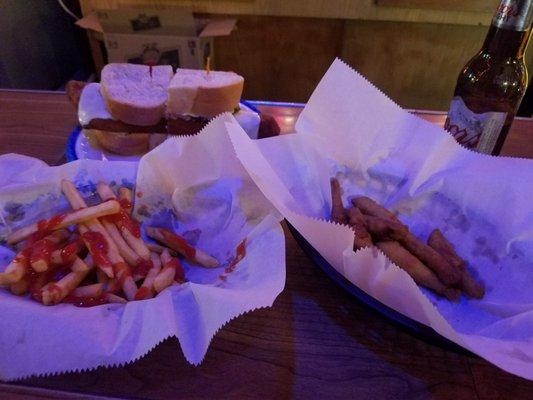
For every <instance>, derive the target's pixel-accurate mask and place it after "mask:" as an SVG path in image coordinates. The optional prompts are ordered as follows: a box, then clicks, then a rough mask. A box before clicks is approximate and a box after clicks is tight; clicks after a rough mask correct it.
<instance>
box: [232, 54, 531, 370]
mask: <svg viewBox="0 0 533 400" xmlns="http://www.w3.org/2000/svg"><path fill="white" fill-rule="evenodd" d="M226 126H227V129H228V131H229V133H230V137H231V140H232V142H233V145H234V147H235V149H236V152H237V155H238V157H239V159H240V160H241V162H242V163H243V165H244V166H245V168H246V169H247V170H248V172H249V174H250V176H252V178H253V179H254V181H255V182H256V184H257V186H258V187H259V188H260V189H261V191H262V192H263V193H264V194H265V196H266V197H267V198H268V199H269V200H270V201H271V202H272V203H273V204H274V205H275V206H276V207H277V209H278V210H279V211H280V212H281V213H282V214H283V215H284V216H285V218H287V220H288V221H289V222H290V223H291V224H292V225H293V226H294V227H295V228H296V229H297V230H298V231H299V232H300V233H301V234H302V235H303V236H304V237H305V238H306V240H307V241H309V242H310V244H311V245H312V246H313V247H315V248H316V249H317V250H318V251H319V252H320V253H321V254H322V256H323V257H324V258H325V259H326V260H327V261H328V262H329V263H330V264H331V265H332V266H333V267H334V268H336V269H337V270H338V271H339V272H340V273H341V274H343V275H344V276H345V277H346V278H347V279H348V280H350V281H351V282H352V283H354V284H355V285H357V286H358V287H359V288H361V289H363V290H364V291H365V292H366V293H368V294H370V295H371V296H373V297H374V298H376V299H378V300H379V301H381V302H382V303H383V304H386V305H387V306H389V307H391V308H393V309H395V310H397V311H399V312H401V313H403V314H405V315H407V316H409V317H410V318H413V319H415V320H417V321H419V322H421V323H424V324H426V325H428V326H430V327H432V328H433V329H435V330H436V331H437V332H438V333H440V334H441V335H443V336H444V337H446V338H448V339H450V340H452V341H454V342H456V343H457V344H459V345H461V346H463V347H465V348H467V349H469V350H471V351H472V352H474V353H476V354H478V355H480V356H482V357H484V358H485V359H487V360H489V361H490V362H492V363H494V364H495V365H497V366H499V367H500V368H502V369H504V370H506V371H509V372H512V373H514V374H516V375H519V376H522V377H525V378H528V379H532V378H533V341H532V337H533V291H531V290H530V288H531V286H532V285H533V262H532V260H533V228H532V227H533V206H532V205H531V182H533V161H531V160H524V159H514V158H509V157H492V156H488V155H483V154H478V153H475V152H473V151H469V150H466V149H464V148H463V147H461V146H460V145H458V144H457V143H456V142H455V140H454V139H453V138H452V137H451V136H450V135H449V134H448V133H447V132H445V131H444V130H443V129H441V128H439V127H438V126H436V125H433V124H431V123H428V122H426V121H423V120H421V119H419V118H417V117H415V116H413V115H412V114H410V113H408V112H407V111H405V110H402V109H401V108H400V107H399V106H398V105H396V104H395V103H394V102H392V101H391V100H390V99H389V98H387V97H386V96H385V95H383V93H381V92H380V91H379V90H378V89H376V88H375V87H374V86H373V85H371V84H370V83H369V82H367V81H366V80H365V79H364V78H363V77H362V76H361V75H359V74H358V73H356V72H355V71H354V70H352V69H351V68H350V67H348V66H347V65H346V64H344V63H343V62H342V61H340V60H336V61H335V62H334V63H333V64H332V66H331V67H330V69H329V70H328V72H327V73H326V75H325V76H324V77H323V79H322V80H321V82H320V83H319V85H318V86H317V88H316V89H315V91H314V93H313V95H312V96H311V98H310V100H309V102H308V104H307V105H306V107H305V108H304V110H303V112H302V113H301V115H300V117H299V119H298V121H297V123H296V132H297V133H296V134H294V135H285V136H280V137H276V138H270V139H265V140H261V141H257V142H254V141H251V140H249V139H248V138H247V137H246V135H244V134H243V132H242V130H241V129H240V128H239V127H238V126H237V125H236V124H234V123H228V124H226ZM331 176H336V177H337V178H338V179H339V181H340V183H341V186H342V188H343V201H344V202H345V205H346V206H347V205H348V204H349V198H350V197H352V196H356V195H368V196H370V197H372V198H374V199H375V200H377V201H379V202H380V203H381V204H383V205H384V206H386V207H388V208H389V209H391V210H393V211H395V212H396V213H398V214H399V217H400V219H401V220H402V221H403V222H405V223H407V224H408V225H409V226H410V229H411V231H413V233H415V234H416V235H417V236H418V237H419V238H421V239H422V240H426V239H427V236H428V235H429V233H430V232H431V230H432V229H434V228H440V229H441V230H442V231H443V232H444V234H445V235H446V236H447V237H448V238H449V240H450V241H451V242H452V243H453V244H454V245H455V247H456V249H457V251H458V253H459V254H460V255H461V256H462V257H463V258H465V259H466V261H467V263H468V268H469V270H470V271H471V272H472V273H473V274H474V275H475V276H476V277H477V278H478V279H480V280H481V281H483V282H484V283H485V285H486V295H485V297H484V298H483V299H482V300H471V299H466V298H465V297H462V298H461V300H460V301H459V302H458V303H452V302H449V301H447V300H445V299H442V298H439V297H437V296H435V295H434V294H433V293H432V292H430V291H427V290H425V289H421V288H419V287H418V286H417V285H416V284H415V283H414V281H413V280H412V279H411V278H410V276H409V275H407V273H405V272H404V271H403V270H401V269H399V268H398V267H397V266H396V265H394V264H393V263H391V262H390V261H389V260H388V259H387V258H386V257H385V256H384V255H383V254H382V253H381V252H380V251H378V250H377V249H376V248H366V249H362V250H360V251H357V252H354V251H353V250H352V247H353V233H352V231H351V230H350V229H349V228H348V227H346V226H341V225H337V224H334V223H332V222H328V221H327V219H328V218H329V216H330V209H331V200H330V187H329V179H330V177H331Z"/></svg>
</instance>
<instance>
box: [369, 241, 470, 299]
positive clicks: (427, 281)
mask: <svg viewBox="0 0 533 400" xmlns="http://www.w3.org/2000/svg"><path fill="white" fill-rule="evenodd" d="M376 246H377V247H378V248H379V249H380V250H381V251H382V252H383V253H384V254H385V255H386V256H387V257H388V258H389V259H390V260H391V261H392V262H394V263H395V264H396V265H397V266H398V267H400V268H401V269H403V270H404V271H405V272H407V273H408V274H409V275H410V276H411V278H413V280H414V281H415V282H416V284H418V285H420V286H424V287H426V288H428V289H431V290H433V291H434V292H435V293H437V294H440V295H442V296H444V297H446V298H447V299H448V300H452V301H457V300H458V299H459V296H460V295H461V292H460V291H459V290H458V289H455V288H451V287H447V286H446V285H444V284H443V283H442V282H441V281H440V280H439V278H438V277H437V275H435V273H434V272H433V271H432V270H431V269H429V268H428V267H427V266H426V265H424V263H423V262H422V261H420V260H419V259H418V258H416V257H415V256H414V255H413V254H411V253H410V252H409V251H408V250H407V249H406V248H405V247H403V246H402V245H401V244H400V243H398V242H397V241H384V242H378V243H376Z"/></svg>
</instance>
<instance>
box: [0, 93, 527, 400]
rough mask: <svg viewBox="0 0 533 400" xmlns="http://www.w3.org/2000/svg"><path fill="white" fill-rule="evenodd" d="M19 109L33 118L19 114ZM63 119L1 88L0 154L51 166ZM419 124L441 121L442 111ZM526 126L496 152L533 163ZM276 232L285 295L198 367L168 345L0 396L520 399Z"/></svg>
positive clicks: (285, 122) (2, 388) (516, 388)
mask: <svg viewBox="0 0 533 400" xmlns="http://www.w3.org/2000/svg"><path fill="white" fill-rule="evenodd" d="M6 109H7V110H8V111H6ZM26 109H31V110H32V111H31V112H30V113H27V114H25V113H24V110H26ZM262 111H263V112H266V113H271V114H273V115H274V116H275V117H276V118H277V119H278V121H279V122H280V125H281V126H282V129H283V131H284V132H285V133H287V132H290V131H292V125H291V123H290V121H294V120H295V118H296V115H297V114H298V112H299V109H298V108H287V107H262ZM74 114H75V113H74V110H73V108H71V107H70V105H69V104H68V103H67V101H66V97H65V95H64V94H56V93H14V92H6V91H0V143H1V146H2V147H1V150H0V153H5V152H6V151H15V152H18V153H22V154H28V155H33V156H38V157H40V158H42V159H43V160H45V161H47V162H49V163H52V164H53V163H57V161H58V160H59V161H60V160H61V158H62V154H63V151H64V145H65V139H66V137H67V136H68V134H69V132H70V130H71V129H72V128H73V127H74V124H75V115H74ZM423 116H424V117H425V118H426V119H429V120H431V121H433V122H435V123H442V122H443V115H442V114H427V113H426V114H423ZM293 123H294V122H293ZM532 127H533V121H531V120H518V121H517V122H516V123H515V125H514V126H513V128H512V131H511V134H510V137H509V140H508V142H507V143H506V145H505V147H504V150H505V152H506V154H517V153H516V152H519V151H520V153H518V154H520V155H522V156H527V157H533V140H531V138H529V137H528V135H529V136H531V135H532V134H533V128H532ZM50 138H53V139H54V140H50ZM7 139H9V143H7ZM285 233H286V238H287V247H286V250H287V283H286V287H285V290H284V291H283V293H282V294H281V295H280V296H279V297H278V299H277V300H276V301H275V302H274V305H273V307H272V308H269V309H261V310H256V311H253V312H251V313H248V314H246V315H243V316H241V317H239V318H236V319H235V320H233V321H231V322H230V323H229V324H227V325H226V326H225V327H224V328H223V329H221V331H220V332H219V333H218V334H217V335H216V336H215V338H214V340H213V342H212V343H211V346H210V349H209V351H208V353H207V356H206V358H205V360H204V362H203V363H202V364H201V365H200V366H199V367H194V366H191V365H188V364H187V362H186V361H185V360H184V358H183V355H182V353H181V350H180V348H179V345H178V343H177V342H176V340H175V339H168V340H167V341H165V342H163V343H162V344H161V345H159V346H158V347H156V348H155V349H154V350H153V351H151V352H150V353H149V354H147V355H146V356H145V357H143V358H142V359H140V360H139V361H137V362H134V363H132V364H130V365H127V366H124V367H116V368H99V369H97V370H95V371H90V372H83V373H68V374H63V375H58V376H51V377H41V378H32V379H26V380H23V381H20V382H16V383H9V384H7V383H6V384H0V399H4V398H5V399H26V398H53V399H75V398H84V399H93V398H101V397H95V396H105V397H104V398H113V397H120V398H124V397H126V398H149V399H178V398H227V399H243V398H244V399H245V398H265V399H266V398H280V399H281V398H322V399H331V398H339V399H345V398H356V399H429V398H431V399H449V400H463V399H465V400H466V399H479V400H484V399H487V400H489V399H528V398H531V395H532V394H533V382H530V381H526V380H523V379H520V378H517V377H515V376H513V375H510V374H508V373H506V372H503V371H501V370H499V369H498V368H496V367H494V366H493V365H491V364H489V363H487V362H486V361H484V360H482V359H480V358H478V357H475V356H472V355H468V354H466V353H462V352H456V351H452V350H448V349H445V348H442V347H439V346H436V345H433V344H430V343H427V342H425V341H423V340H421V339H418V338H417V337H415V336H413V335H411V334H410V333H408V332H405V331H404V330H403V329H401V328H399V327H397V326H395V325H394V324H392V323H391V322H390V321H389V320H387V319H385V318H384V317H382V316H380V315H378V314H376V313H374V312H373V311H371V310H370V309H368V308H366V307H365V306H363V305H361V304H360V303H359V302H358V301H357V300H355V299H354V298H352V297H351V296H349V295H348V294H346V293H345V292H344V291H343V290H342V289H340V288H339V287H338V286H336V285H335V284H334V283H333V282H332V281H331V280H330V279H329V278H328V277H327V276H326V275H325V274H324V273H322V272H321V270H320V269H318V268H317V267H315V266H314V265H313V264H312V263H311V262H310V260H309V259H308V258H307V257H306V255H305V254H304V253H303V251H302V250H301V249H300V248H299V247H298V245H297V244H296V242H295V241H294V239H293V238H292V236H291V235H290V233H289V232H288V231H287V230H286V232H285ZM58 356H60V355H58ZM82 394H83V396H84V397H82Z"/></svg>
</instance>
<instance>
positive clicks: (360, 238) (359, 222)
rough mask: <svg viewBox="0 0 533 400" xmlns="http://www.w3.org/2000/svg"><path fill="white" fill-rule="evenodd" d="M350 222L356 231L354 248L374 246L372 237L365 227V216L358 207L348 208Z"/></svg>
mask: <svg viewBox="0 0 533 400" xmlns="http://www.w3.org/2000/svg"><path fill="white" fill-rule="evenodd" d="M347 214H348V223H349V224H350V226H351V227H352V229H353V230H354V232H355V240H354V249H355V250H357V249H362V248H364V247H370V246H372V244H373V242H372V237H371V236H370V233H368V231H367V229H366V227H365V217H364V215H363V214H362V213H361V211H360V210H359V209H358V208H357V207H350V208H349V209H348V210H347Z"/></svg>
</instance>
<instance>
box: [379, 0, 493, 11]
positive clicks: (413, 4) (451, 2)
mask: <svg viewBox="0 0 533 400" xmlns="http://www.w3.org/2000/svg"><path fill="white" fill-rule="evenodd" d="M376 3H377V5H378V6H386V7H406V8H424V9H430V10H441V11H475V12H485V13H492V12H494V11H495V10H496V7H497V6H498V3H499V0H468V1H465V0H376Z"/></svg>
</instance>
